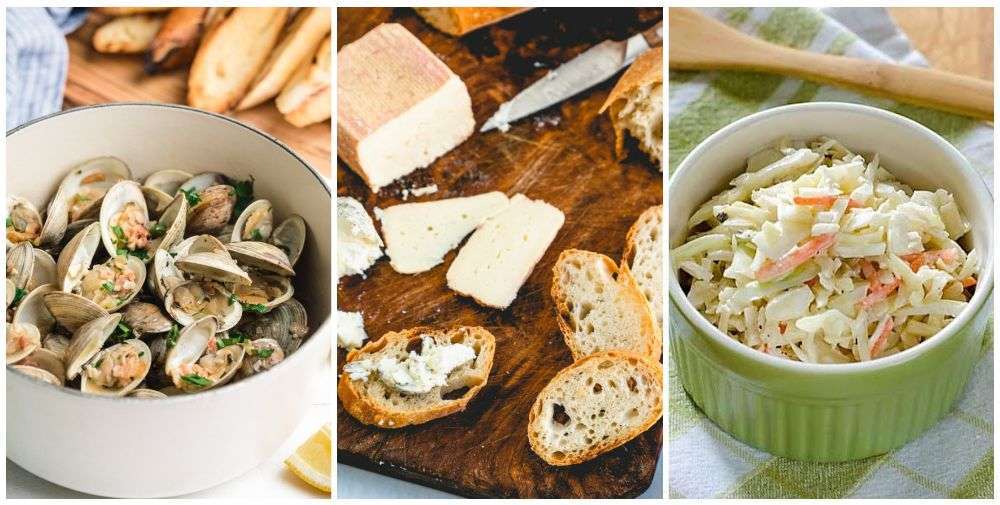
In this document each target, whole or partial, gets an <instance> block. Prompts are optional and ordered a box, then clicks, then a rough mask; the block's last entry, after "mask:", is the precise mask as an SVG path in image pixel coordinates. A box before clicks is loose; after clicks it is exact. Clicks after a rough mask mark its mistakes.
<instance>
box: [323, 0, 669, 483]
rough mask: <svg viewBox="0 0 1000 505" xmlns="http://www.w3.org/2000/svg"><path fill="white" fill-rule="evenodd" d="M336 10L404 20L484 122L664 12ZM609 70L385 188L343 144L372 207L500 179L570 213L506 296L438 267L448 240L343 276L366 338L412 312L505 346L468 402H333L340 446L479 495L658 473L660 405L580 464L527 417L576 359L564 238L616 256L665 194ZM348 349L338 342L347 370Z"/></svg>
mask: <svg viewBox="0 0 1000 505" xmlns="http://www.w3.org/2000/svg"><path fill="white" fill-rule="evenodd" d="M337 12H338V18H339V19H338V22H337V35H338V39H337V40H338V42H337V43H338V46H343V45H344V44H347V43H350V42H352V41H354V40H356V39H357V38H359V37H360V36H361V35H363V34H364V33H366V32H367V31H368V30H370V29H372V28H373V27H375V26H377V25H378V24H379V23H383V22H396V23H400V24H402V25H403V26H405V27H406V28H407V29H408V30H410V31H411V32H412V33H413V34H414V35H416V37H417V38H419V39H420V40H421V41H422V42H423V43H424V44H426V45H427V46H428V47H429V48H430V49H431V50H432V51H434V52H435V53H436V54H437V55H438V56H439V57H441V58H442V60H443V61H444V62H445V63H446V64H447V65H448V66H449V67H451V69H452V70H453V71H454V72H455V73H457V74H458V75H459V76H460V77H462V79H463V80H464V81H465V84H466V86H467V87H468V89H469V93H470V95H471V97H472V107H473V113H474V114H475V117H476V123H477V125H482V123H483V122H484V121H485V120H486V119H487V118H489V117H490V116H491V115H492V114H493V113H494V112H495V111H496V109H497V107H498V106H499V104H500V103H501V102H503V101H505V100H507V99H509V98H510V97H512V96H514V95H515V94H516V93H517V92H518V91H520V90H521V89H523V88H524V87H526V86H527V85H528V84H530V83H531V82H533V81H534V80H536V79H538V78H539V77H541V76H542V75H544V74H545V72H546V69H547V68H552V67H554V66H558V65H559V64H560V63H562V62H564V61H567V60H569V59H571V58H572V57H573V56H575V55H577V54H579V53H580V52H582V51H583V50H585V49H587V48H588V47H590V46H592V45H594V44H596V43H598V42H600V41H602V40H604V39H607V38H615V39H621V38H625V37H627V36H629V35H632V34H634V33H638V32H639V31H640V30H643V29H646V28H649V27H650V26H652V25H653V24H655V23H656V22H657V21H659V20H660V19H662V11H661V10H660V9H554V8H542V9H534V10H531V11H529V12H527V13H525V14H521V15H519V16H517V17H514V18H511V19H508V20H506V21H503V22H501V23H499V24H497V25H494V26H491V27H488V28H484V29H481V30H479V31H477V32H473V33H471V34H468V35H466V36H465V37H462V38H453V37H450V36H448V35H445V34H443V33H440V32H437V31H436V30H434V29H433V28H432V27H430V26H429V25H427V24H425V23H424V22H423V20H422V19H421V18H420V17H419V16H417V15H416V14H415V13H414V11H413V10H411V9H404V8H399V9H362V8H340V9H338V11H337ZM536 62H538V63H539V65H536V64H535V63H536ZM616 80H617V78H615V79H611V80H609V81H608V82H606V83H604V84H602V85H599V86H597V87H595V88H593V89H591V90H589V91H586V92H584V93H582V94H581V95H578V96H576V97H574V98H571V99H569V100H567V101H565V102H564V103H562V104H559V105H557V106H554V107H551V108H549V109H547V110H545V111H542V112H540V113H538V114H536V115H535V116H533V117H530V118H527V119H524V120H521V121H518V122H516V123H514V124H512V125H511V128H510V130H509V131H508V132H506V133H502V132H499V131H491V132H488V133H485V134H480V133H475V134H473V135H472V137H471V138H469V139H468V140H466V141H465V142H464V143H463V144H461V145H460V146H458V147H457V148H456V149H454V150H453V151H451V152H450V153H448V154H446V155H445V156H443V157H441V158H440V159H438V160H437V161H436V162H434V163H433V164H432V165H431V166H430V167H428V168H427V169H423V170H419V171H417V172H415V173H414V174H411V175H410V176H408V177H406V178H404V179H403V180H402V181H400V182H397V183H395V184H393V185H392V186H389V187H387V188H383V189H382V190H381V191H380V192H379V193H378V194H372V193H371V191H369V190H368V189H367V187H366V186H365V185H364V184H363V182H362V181H361V178H360V177H358V176H357V175H356V174H354V173H353V172H352V171H350V169H349V168H348V167H347V166H346V165H345V164H344V163H343V161H341V160H339V159H338V163H337V183H338V189H337V194H338V195H339V196H353V197H354V198H356V199H358V200H359V201H360V202H362V203H363V204H364V205H365V207H366V208H367V209H368V211H369V212H372V209H373V207H382V208H385V207H388V206H391V205H396V204H398V203H401V202H402V199H401V190H402V188H416V187H422V186H425V185H427V184H429V183H435V184H437V186H438V187H439V191H438V192H437V193H435V194H432V195H427V196H423V197H419V198H412V197H411V198H410V199H409V200H408V201H409V202H413V201H429V200H438V199H443V198H451V197H458V196H469V195H475V194H479V193H483V192H486V191H493V190H499V191H503V192H505V193H507V194H508V195H514V194H515V193H524V194H526V195H527V196H528V197H530V198H535V199H538V198H541V199H543V200H545V201H547V202H549V203H551V204H552V205H554V206H556V207H558V208H559V209H560V210H562V211H563V212H564V213H565V215H566V222H565V224H564V225H563V227H562V229H561V230H560V231H559V234H558V236H557V237H556V239H555V241H554V242H553V243H552V245H551V246H550V247H549V249H548V251H547V252H546V254H545V256H544V257H543V258H542V259H541V261H539V263H538V264H537V265H536V266H535V269H534V271H533V272H532V274H531V276H530V277H529V278H528V280H527V282H526V283H525V284H524V286H523V287H522V288H521V290H520V292H519V294H518V297H517V299H516V300H515V301H514V303H513V304H512V305H511V306H510V307H509V308H508V309H507V310H503V311H500V310H496V309H488V308H484V307H480V306H479V305H477V304H476V303H475V302H473V301H472V300H471V299H469V298H465V297H461V296H459V295H457V294H456V293H454V292H452V291H451V290H449V289H448V288H447V284H446V281H445V272H447V268H448V265H450V263H451V261H452V260H453V259H454V257H455V254H456V252H455V251H452V252H451V253H449V254H448V256H446V257H445V261H444V263H443V264H442V265H438V266H437V267H435V268H434V269H432V270H430V271H429V272H424V273H422V274H417V275H403V274H399V273H396V272H395V271H394V270H392V268H391V267H390V266H389V262H388V261H387V260H385V259H383V260H380V261H379V262H378V263H376V264H375V266H374V267H373V268H372V269H371V270H369V272H368V275H367V278H366V279H362V278H361V276H353V277H350V278H345V279H342V280H341V281H340V283H339V286H338V305H339V308H340V310H350V311H358V310H360V311H363V313H364V320H365V327H366V329H367V331H368V335H369V336H370V337H372V338H378V337H379V336H381V335H382V334H384V333H385V332H387V331H394V330H401V329H405V328H410V327H413V326H418V325H429V326H435V327H441V328H445V327H452V326H459V325H479V326H485V327H487V328H489V329H490V330H491V331H492V332H493V333H494V335H496V337H497V350H496V356H495V359H494V365H493V371H492V373H491V374H490V379H489V383H488V384H487V386H486V387H485V388H483V390H482V391H481V392H480V393H479V395H478V396H477V397H476V398H475V399H474V400H473V401H472V402H471V403H470V404H469V407H468V408H467V409H466V410H465V411H464V412H461V413H458V414H454V415H451V416H448V417H445V418H443V419H438V420H436V421H432V422H429V423H426V424H423V425H419V426H413V427H409V428H404V429H400V430H380V429H376V428H372V427H368V426H364V425H362V424H360V423H358V422H357V421H356V420H355V419H354V418H353V417H351V416H350V415H348V414H347V413H346V412H345V411H344V410H343V409H342V408H341V407H340V405H339V404H338V411H337V458H338V461H339V462H341V463H347V464H350V465H354V466H358V467H362V468H366V469H370V470H373V471H376V472H380V473H383V474H388V475H391V476H394V477H398V478H402V479H406V480H410V481H414V482H417V483H420V484H423V485H427V486H431V487H434V488H438V489H441V490H445V491H449V492H452V493H457V494H460V495H463V496H470V497H567V498H569V497H633V496H637V495H639V494H641V493H642V492H644V491H645V490H646V489H647V488H648V487H649V485H650V483H651V481H652V478H653V473H654V471H655V468H656V462H657V459H658V457H659V454H660V450H661V447H662V421H661V422H659V423H657V424H656V425H655V426H654V427H653V428H651V429H649V430H648V431H647V432H645V433H643V434H642V435H640V436H639V437H637V438H636V439H634V440H632V441H631V442H629V443H627V444H625V445H624V446H622V447H620V448H618V449H616V450H614V451H611V452H609V453H607V454H604V455H602V456H599V457H598V458H596V459H594V460H592V461H590V462H587V463H584V464H580V465H575V466H571V467H553V466H549V465H547V464H545V462H544V461H542V460H541V459H540V458H539V457H538V456H536V455H535V454H534V453H533V452H532V451H531V448H530V447H529V445H528V440H527V432H526V429H527V420H528V411H529V409H530V407H531V405H532V403H533V402H534V400H535V397H536V396H537V394H538V392H539V391H540V390H541V389H542V387H544V386H545V384H547V383H548V381H549V380H550V379H551V378H552V377H553V376H554V375H555V374H556V373H557V372H558V371H559V370H561V369H562V368H564V367H565V366H567V365H569V364H570V363H571V362H572V359H571V357H570V353H569V350H568V349H567V347H566V345H565V343H564V342H563V338H562V334H561V333H560V332H559V328H558V325H557V323H556V313H555V307H554V305H553V302H552V298H551V296H550V294H549V292H550V289H551V282H552V266H553V264H554V263H555V260H556V258H558V256H559V253H560V252H561V251H562V250H564V249H567V248H579V249H587V250H591V251H596V252H600V253H603V254H607V255H608V256H610V257H611V258H613V259H614V260H615V261H616V262H617V261H619V260H620V258H621V254H622V250H623V248H624V240H625V234H626V232H627V231H628V229H629V227H630V226H631V225H632V223H633V222H634V221H635V219H636V218H637V217H638V216H639V214H640V213H642V211H643V210H645V209H646V208H648V207H650V206H653V205H657V204H660V203H662V201H663V190H662V187H663V186H662V177H661V173H660V172H659V171H658V170H657V169H656V168H655V167H654V165H653V164H652V163H651V162H650V161H649V160H648V159H647V158H646V157H645V155H643V154H642V153H641V152H639V151H638V149H636V148H635V145H634V143H633V144H629V143H626V147H627V148H628V150H629V154H628V156H627V157H626V158H625V159H624V160H621V161H618V160H617V159H616V157H615V154H614V149H613V143H614V141H613V138H614V134H613V131H612V128H611V123H610V122H609V120H608V117H607V115H606V114H598V110H599V109H600V106H601V104H602V103H603V102H604V99H605V98H606V97H607V95H608V92H609V91H610V90H611V87H612V86H613V84H614V82H615V81H616ZM477 129H478V126H477ZM376 225H377V223H376ZM344 357H345V353H344V351H343V350H340V351H339V355H338V370H339V369H340V367H341V366H343V361H344Z"/></svg>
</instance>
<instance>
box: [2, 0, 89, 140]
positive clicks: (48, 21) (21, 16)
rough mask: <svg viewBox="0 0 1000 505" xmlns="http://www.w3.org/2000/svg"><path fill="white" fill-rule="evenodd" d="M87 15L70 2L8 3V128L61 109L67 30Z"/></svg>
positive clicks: (67, 60) (67, 49)
mask: <svg viewBox="0 0 1000 505" xmlns="http://www.w3.org/2000/svg"><path fill="white" fill-rule="evenodd" d="M86 17H87V11H86V9H79V8H72V7H9V8H7V129H8V130H9V129H11V128H14V127H15V126H18V125H21V124H24V123H26V122H28V121H30V120H31V119H34V118H36V117H40V116H44V115H46V114H49V113H52V112H55V111H57V110H59V109H60V108H62V100H63V88H64V87H65V85H66V71H67V67H68V66H69V48H68V47H67V45H66V34H67V33H70V32H72V31H73V30H76V29H77V28H79V27H80V25H81V24H83V21H84V20H85V19H86Z"/></svg>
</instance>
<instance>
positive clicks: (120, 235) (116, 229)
mask: <svg viewBox="0 0 1000 505" xmlns="http://www.w3.org/2000/svg"><path fill="white" fill-rule="evenodd" d="M111 232H112V233H114V234H115V238H116V239H118V240H125V230H123V229H122V227H121V226H118V225H114V226H112V227H111ZM116 242H117V240H116Z"/></svg>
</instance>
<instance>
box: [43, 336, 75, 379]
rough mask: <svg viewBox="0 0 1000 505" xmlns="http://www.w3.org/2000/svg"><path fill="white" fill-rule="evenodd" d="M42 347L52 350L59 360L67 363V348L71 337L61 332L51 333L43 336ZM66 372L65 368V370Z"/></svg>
mask: <svg viewBox="0 0 1000 505" xmlns="http://www.w3.org/2000/svg"><path fill="white" fill-rule="evenodd" d="M42 349H47V350H49V351H51V352H52V353H53V354H55V356H56V357H57V358H59V361H62V362H64V363H65V361H66V349H69V339H68V338H66V336H65V335H61V334H59V333H49V334H48V335H46V336H45V337H43V338H42ZM63 373H64V374H65V369H64V370H63Z"/></svg>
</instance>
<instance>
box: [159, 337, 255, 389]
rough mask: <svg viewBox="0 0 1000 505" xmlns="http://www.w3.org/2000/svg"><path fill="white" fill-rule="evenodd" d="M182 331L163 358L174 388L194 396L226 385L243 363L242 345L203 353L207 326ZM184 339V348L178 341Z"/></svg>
mask: <svg viewBox="0 0 1000 505" xmlns="http://www.w3.org/2000/svg"><path fill="white" fill-rule="evenodd" d="M197 326H198V325H192V326H191V327H189V328H185V331H184V332H181V335H180V336H178V337H177V345H176V346H174V348H173V349H171V350H170V353H169V354H168V355H167V363H166V369H167V374H168V375H169V376H170V378H171V380H172V381H173V383H174V386H175V387H177V388H178V389H180V390H181V391H184V392H188V393H196V392H198V391H204V390H206V389H209V388H213V387H216V386H221V385H223V384H226V383H227V382H229V381H230V380H232V378H233V377H234V376H235V375H236V372H237V371H239V370H240V367H241V365H242V364H243V359H244V357H245V355H246V350H245V349H244V348H243V346H242V345H239V344H233V345H229V346H226V347H223V348H222V349H219V350H217V351H215V352H210V353H208V354H205V350H206V349H207V348H208V341H209V340H210V339H211V338H212V337H214V335H215V334H214V333H212V334H211V335H210V336H209V337H208V338H207V339H206V338H205V336H206V334H208V331H207V330H210V329H211V327H210V325H205V327H202V328H198V327H197ZM184 340H186V341H187V342H185V344H184V345H182V343H181V342H182V341H184Z"/></svg>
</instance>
